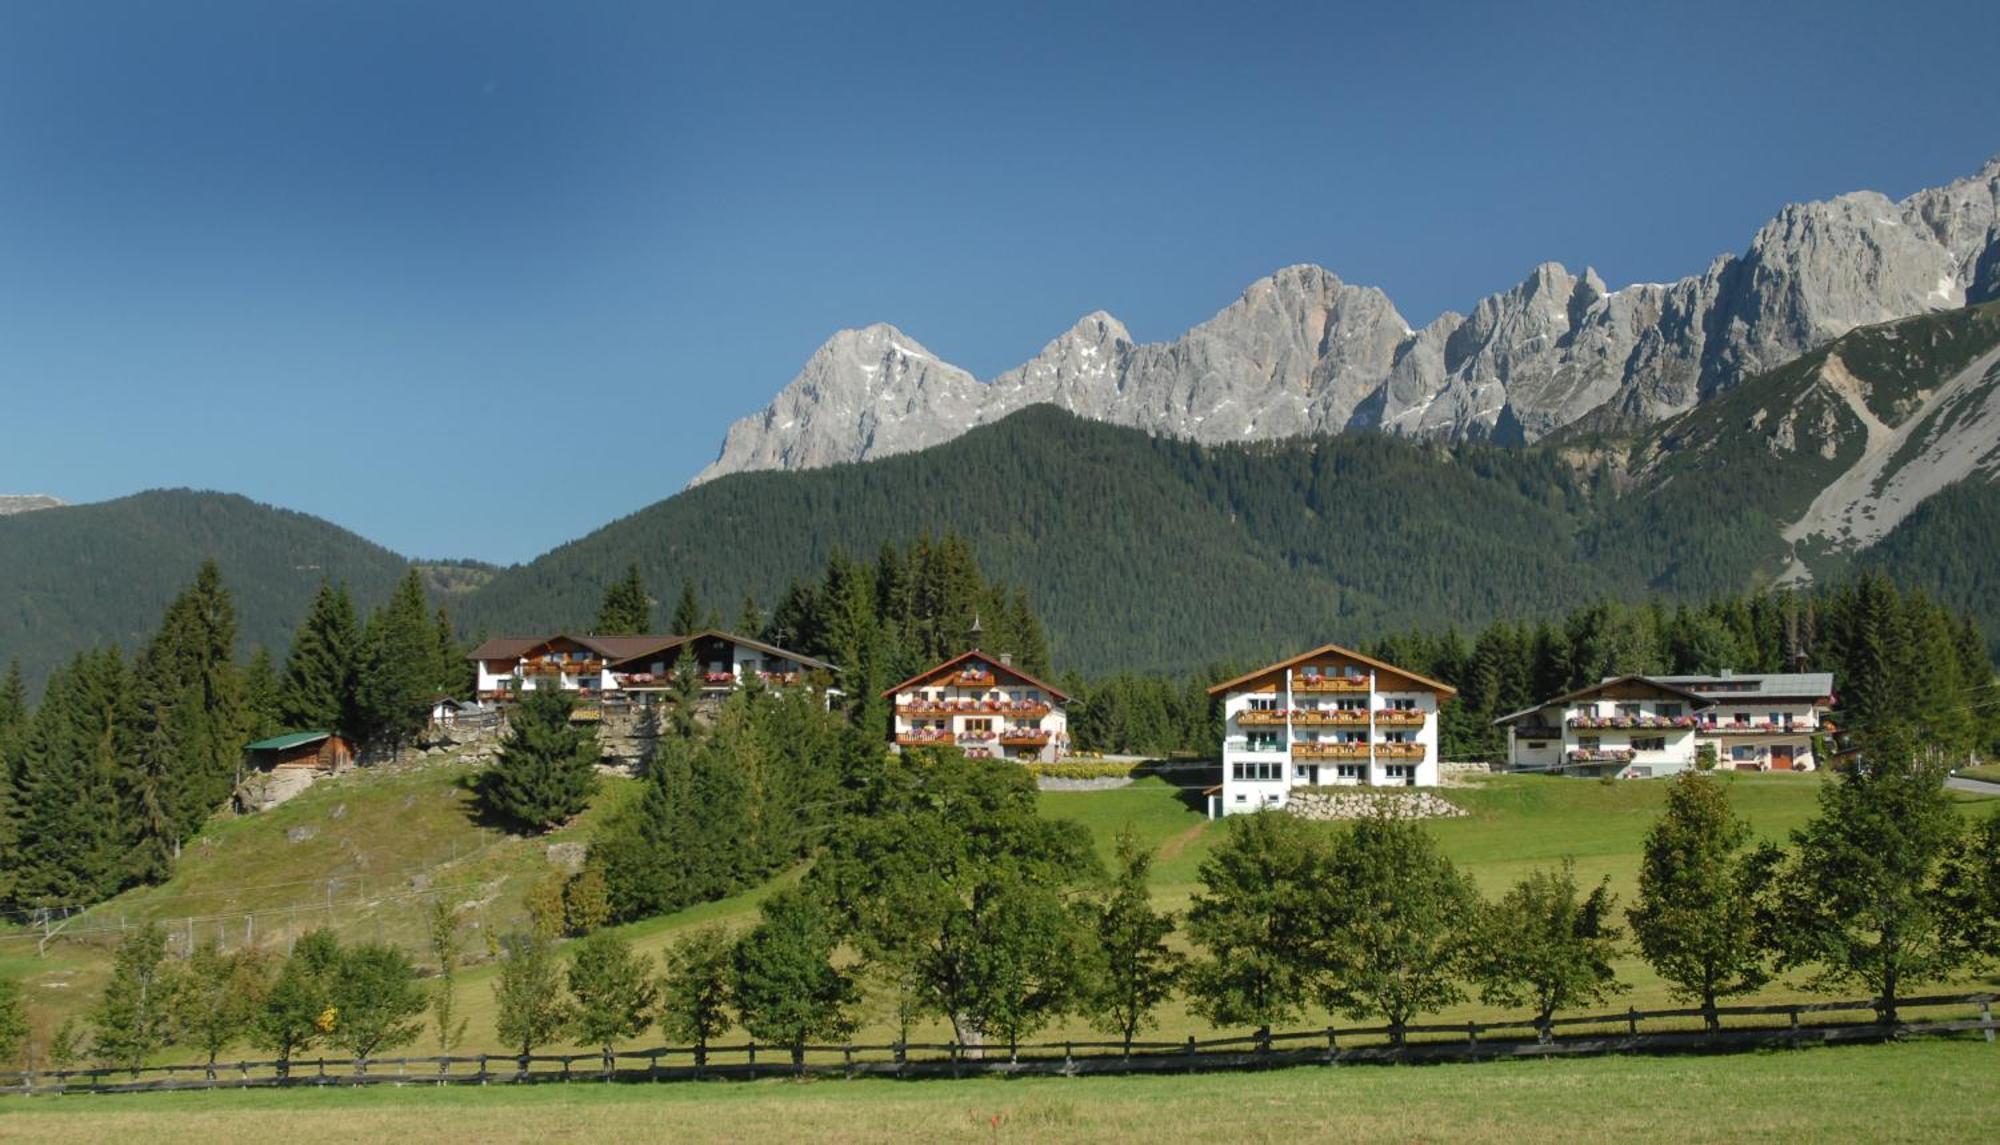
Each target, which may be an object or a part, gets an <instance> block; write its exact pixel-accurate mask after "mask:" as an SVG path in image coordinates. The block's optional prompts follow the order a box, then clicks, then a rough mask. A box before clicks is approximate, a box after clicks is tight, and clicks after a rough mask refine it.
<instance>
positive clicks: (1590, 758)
mask: <svg viewBox="0 0 2000 1145" xmlns="http://www.w3.org/2000/svg"><path fill="white" fill-rule="evenodd" d="M1632 754H1633V753H1632V749H1631V748H1629V747H1583V748H1577V749H1576V750H1574V751H1572V752H1570V753H1569V756H1568V759H1569V761H1570V762H1571V763H1631V762H1632Z"/></svg>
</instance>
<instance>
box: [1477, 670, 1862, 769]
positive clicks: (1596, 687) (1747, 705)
mask: <svg viewBox="0 0 2000 1145" xmlns="http://www.w3.org/2000/svg"><path fill="white" fill-rule="evenodd" d="M1833 702H1834V697H1833V676H1832V674H1831V673H1827V672H1787V673H1770V674H1758V673H1742V674H1739V673H1735V672H1721V673H1717V674H1715V675H1707V676H1615V677H1612V678H1610V679H1607V680H1604V681H1602V682H1600V683H1597V684H1593V685H1591V686H1590V687H1588V688H1579V689H1577V690H1576V691H1574V692H1569V693H1566V694H1564V695H1560V696H1556V697H1554V698H1552V699H1549V700H1544V701H1543V702H1541V703H1539V704H1536V705H1535V706H1534V707H1531V708H1523V709H1522V710H1520V711H1518V712H1514V713H1512V714H1510V715H1505V716H1502V717H1500V718H1499V719H1497V720H1495V721H1494V723H1495V724H1496V725H1498V726H1500V727H1504V728H1506V729H1507V764H1508V766H1509V767H1510V768H1512V769H1513V770H1515V771H1546V772H1561V773H1562V774H1565V775H1584V776H1604V775H1610V776H1616V777H1618V778H1620V779H1649V778H1653V777H1656V776H1662V775H1673V774H1675V773H1677V772H1682V771H1686V770H1688V769H1689V768H1691V767H1694V766H1695V765H1696V762H1697V760H1698V758H1699V756H1700V754H1701V752H1702V749H1704V748H1710V749H1713V751H1714V754H1715V763H1716V766H1717V767H1720V768H1727V769H1732V770H1737V771H1810V770H1812V769H1813V768H1814V767H1816V766H1818V760H1817V759H1816V758H1815V756H1814V751H1813V745H1814V737H1815V736H1817V735H1820V734H1822V733H1827V732H1831V731H1832V730H1833V724H1832V723H1831V722H1829V721H1828V720H1827V718H1826V716H1827V712H1828V710H1829V709H1830V708H1831V707H1832V706H1833Z"/></svg>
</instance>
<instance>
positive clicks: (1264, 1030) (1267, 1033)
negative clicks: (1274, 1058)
mask: <svg viewBox="0 0 2000 1145" xmlns="http://www.w3.org/2000/svg"><path fill="white" fill-rule="evenodd" d="M1256 1037H1257V1052H1258V1054H1260V1055H1262V1054H1268V1053H1270V1052H1271V1027H1270V1026H1268V1025H1263V1026H1258V1027H1257V1034H1256Z"/></svg>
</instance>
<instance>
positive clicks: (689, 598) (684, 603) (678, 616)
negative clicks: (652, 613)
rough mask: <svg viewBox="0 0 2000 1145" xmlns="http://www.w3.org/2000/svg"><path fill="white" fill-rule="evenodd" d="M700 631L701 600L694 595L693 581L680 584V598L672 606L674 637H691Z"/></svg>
mask: <svg viewBox="0 0 2000 1145" xmlns="http://www.w3.org/2000/svg"><path fill="white" fill-rule="evenodd" d="M699 631H701V598H700V597H698V596H696V595H695V591H694V581H692V580H684V581H682V582H681V597H680V600H679V601H678V602H676V603H675V604H674V631H673V635H675V636H692V635H694V634H695V633H696V632H699Z"/></svg>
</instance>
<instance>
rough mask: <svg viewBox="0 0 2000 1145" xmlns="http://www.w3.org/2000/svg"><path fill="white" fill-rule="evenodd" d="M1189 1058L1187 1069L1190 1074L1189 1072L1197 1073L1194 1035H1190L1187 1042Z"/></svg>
mask: <svg viewBox="0 0 2000 1145" xmlns="http://www.w3.org/2000/svg"><path fill="white" fill-rule="evenodd" d="M1187 1057H1188V1063H1187V1069H1188V1072H1189V1073H1193V1072H1195V1059H1194V1035H1193V1034H1189V1035H1188V1040H1187Z"/></svg>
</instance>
